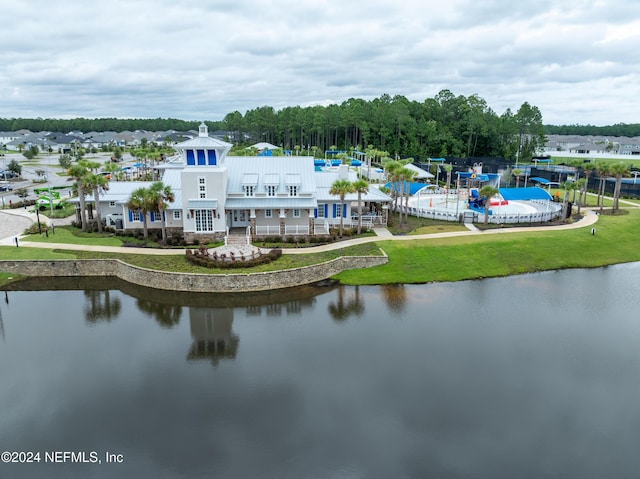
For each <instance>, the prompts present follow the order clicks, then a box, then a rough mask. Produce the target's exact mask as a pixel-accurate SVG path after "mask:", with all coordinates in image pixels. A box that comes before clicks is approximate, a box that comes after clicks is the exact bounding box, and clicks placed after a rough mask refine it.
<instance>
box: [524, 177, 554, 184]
mask: <svg viewBox="0 0 640 479" xmlns="http://www.w3.org/2000/svg"><path fill="white" fill-rule="evenodd" d="M529 181H531V182H533V183H540V184H541V185H544V186H547V185H550V184H551V181H549V180H547V179H546V178H541V177H539V176H532V177H531V178H529Z"/></svg>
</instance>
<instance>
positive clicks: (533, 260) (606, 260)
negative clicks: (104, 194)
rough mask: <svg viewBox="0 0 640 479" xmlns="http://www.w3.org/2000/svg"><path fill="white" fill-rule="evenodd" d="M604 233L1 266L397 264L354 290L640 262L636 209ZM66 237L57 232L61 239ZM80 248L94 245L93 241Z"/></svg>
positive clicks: (32, 252)
mask: <svg viewBox="0 0 640 479" xmlns="http://www.w3.org/2000/svg"><path fill="white" fill-rule="evenodd" d="M625 213H627V212H625ZM435 228H442V226H435ZM596 229H597V233H596V235H594V236H592V235H591V234H590V228H579V229H574V230H563V231H557V230H555V231H554V230H551V229H549V230H548V231H535V232H534V231H531V232H518V233H513V234H498V235H495V234H481V235H476V236H464V237H450V238H444V239H418V240H405V241H378V242H375V243H367V244H363V245H358V246H352V247H349V248H345V249H343V250H335V251H330V252H325V253H310V254H305V255H283V256H282V257H281V258H280V259H279V260H278V261H275V262H272V263H270V264H266V265H261V266H259V267H256V268H251V269H250V270H247V269H231V270H210V269H205V268H201V267H196V266H193V265H191V264H189V263H187V262H186V260H185V259H184V257H183V256H182V255H177V256H153V255H145V254H140V255H139V254H126V253H98V252H83V251H73V252H72V251H63V250H60V249H56V248H55V245H54V244H52V248H51V249H36V248H15V247H0V259H53V258H59V259H63V258H67V259H73V258H78V259H83V258H119V259H122V260H123V261H126V262H128V263H130V264H133V265H137V266H141V267H145V268H150V269H158V270H166V271H176V272H191V273H206V274H216V273H222V274H230V273H231V274H233V273H249V272H261V271H273V270H278V269H288V268H295V267H300V266H306V265H309V264H316V263H319V262H322V261H327V260H330V259H332V258H335V257H339V256H342V255H371V254H377V252H378V251H379V250H378V247H380V248H382V249H383V250H384V251H385V252H386V253H387V255H388V256H389V263H388V264H386V265H384V266H379V267H376V268H369V269H366V270H352V271H345V272H343V273H341V274H339V275H338V276H337V278H338V279H339V280H340V281H342V282H343V283H346V284H388V283H424V282H432V281H458V280H464V279H474V278H482V277H495V276H506V275H511V274H519V273H525V272H532V271H544V270H553V269H563V268H580V267H597V266H604V265H609V264H616V263H623V262H630V261H640V248H638V238H639V237H640V210H639V209H632V210H631V211H629V212H628V214H620V215H616V216H611V215H601V216H600V220H599V221H598V223H597V224H596ZM61 231H62V230H60V232H61ZM58 234H59V231H58V230H57V231H56V236H57V235H58ZM69 235H71V233H69ZM71 236H73V235H71ZM34 239H36V240H39V239H40V237H39V236H36V237H35V238H34ZM56 239H57V238H56ZM76 241H77V242H84V243H86V242H87V239H86V238H85V239H82V240H76ZM0 284H1V280H0Z"/></svg>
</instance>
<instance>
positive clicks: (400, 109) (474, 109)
mask: <svg viewBox="0 0 640 479" xmlns="http://www.w3.org/2000/svg"><path fill="white" fill-rule="evenodd" d="M199 123H200V122H199V121H185V120H179V119H175V118H166V119H164V118H155V119H142V118H140V119H119V118H95V119H89V118H76V119H67V120H62V119H42V118H36V119H25V118H12V119H0V131H16V130H20V129H29V130H31V131H62V132H69V131H75V130H78V131H83V132H88V131H116V132H121V131H124V130H129V131H135V130H147V131H166V130H177V131H188V130H197V129H198V125H199ZM205 123H206V124H207V126H208V127H209V130H210V131H216V130H223V131H226V132H229V135H228V139H230V140H233V142H234V143H241V144H242V145H248V144H252V143H256V142H260V141H265V142H269V143H272V144H274V145H276V146H279V147H281V148H283V149H287V150H295V151H296V152H297V153H303V152H306V153H307V154H309V153H310V152H311V150H312V149H313V150H314V151H320V152H323V151H325V150H329V149H331V147H334V149H339V150H346V151H348V150H352V149H362V150H363V151H364V150H365V149H367V148H369V149H371V148H375V149H377V150H380V151H385V152H388V155H389V156H392V157H394V156H402V157H414V158H416V159H424V158H428V157H444V156H456V157H461V158H464V157H482V156H493V157H496V156H497V157H504V158H506V159H508V160H514V159H515V158H516V156H518V157H519V158H520V159H522V160H527V159H529V158H531V156H532V155H535V152H536V149H537V148H539V147H541V146H542V145H543V144H544V142H545V134H551V133H556V132H560V131H566V132H569V131H570V130H567V128H570V127H553V126H550V125H547V126H545V125H543V123H542V113H541V112H540V110H539V109H538V108H537V107H536V106H534V105H530V104H529V103H528V102H524V103H523V104H522V105H521V106H520V107H519V108H518V110H517V111H511V110H510V109H507V110H506V111H505V112H503V113H502V114H497V113H496V112H494V111H493V110H492V109H491V108H490V106H489V105H488V104H487V103H486V101H485V100H484V99H483V98H481V97H480V96H478V95H475V94H474V95H470V96H464V95H454V94H453V93H452V92H451V91H449V90H442V91H440V92H439V93H438V94H437V95H435V96H434V97H433V98H427V99H425V100H424V101H416V100H409V99H407V98H406V97H404V96H402V95H395V96H390V95H387V94H384V95H382V96H380V97H379V98H375V99H373V100H363V99H358V98H350V99H348V100H346V101H344V102H342V103H341V104H331V105H327V106H321V105H316V106H308V107H302V106H291V107H285V108H282V109H281V110H276V109H275V108H273V107H271V106H261V107H258V108H254V109H251V110H248V111H247V112H246V113H244V114H242V113H240V112H239V111H234V112H231V113H228V114H227V115H226V116H225V117H224V119H223V120H222V121H205ZM632 126H633V125H623V124H620V125H614V126H613V127H610V128H613V129H614V130H615V131H616V132H618V133H620V134H624V135H627V136H635V135H632V133H633V131H632V129H631V128H630V127H632ZM635 126H636V127H638V128H640V126H639V125H635ZM574 127H575V128H577V127H578V126H577V125H575V126H574ZM560 128H565V130H559V129H560ZM572 128H573V127H572ZM593 128H595V127H593ZM602 128H605V127H602ZM614 130H612V131H614ZM572 133H574V132H572ZM575 134H578V133H577V131H576V132H575ZM607 134H609V133H607ZM639 134H640V133H639Z"/></svg>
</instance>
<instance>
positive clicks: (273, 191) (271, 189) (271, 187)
mask: <svg viewBox="0 0 640 479" xmlns="http://www.w3.org/2000/svg"><path fill="white" fill-rule="evenodd" d="M276 191H278V187H277V186H276V185H268V186H267V196H276Z"/></svg>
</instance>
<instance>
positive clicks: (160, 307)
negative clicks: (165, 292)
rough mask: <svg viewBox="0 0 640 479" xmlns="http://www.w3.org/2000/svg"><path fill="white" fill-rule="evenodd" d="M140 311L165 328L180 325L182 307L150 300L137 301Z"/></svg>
mask: <svg viewBox="0 0 640 479" xmlns="http://www.w3.org/2000/svg"><path fill="white" fill-rule="evenodd" d="M136 305H137V306H138V309H139V310H140V311H142V312H144V313H147V314H148V315H149V316H151V317H152V318H153V319H155V320H156V321H157V322H158V324H159V325H160V326H162V327H163V328H173V327H174V326H176V325H177V324H178V323H180V316H182V306H178V305H175V304H165V303H158V302H156V301H153V300H148V299H140V298H137V299H136Z"/></svg>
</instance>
